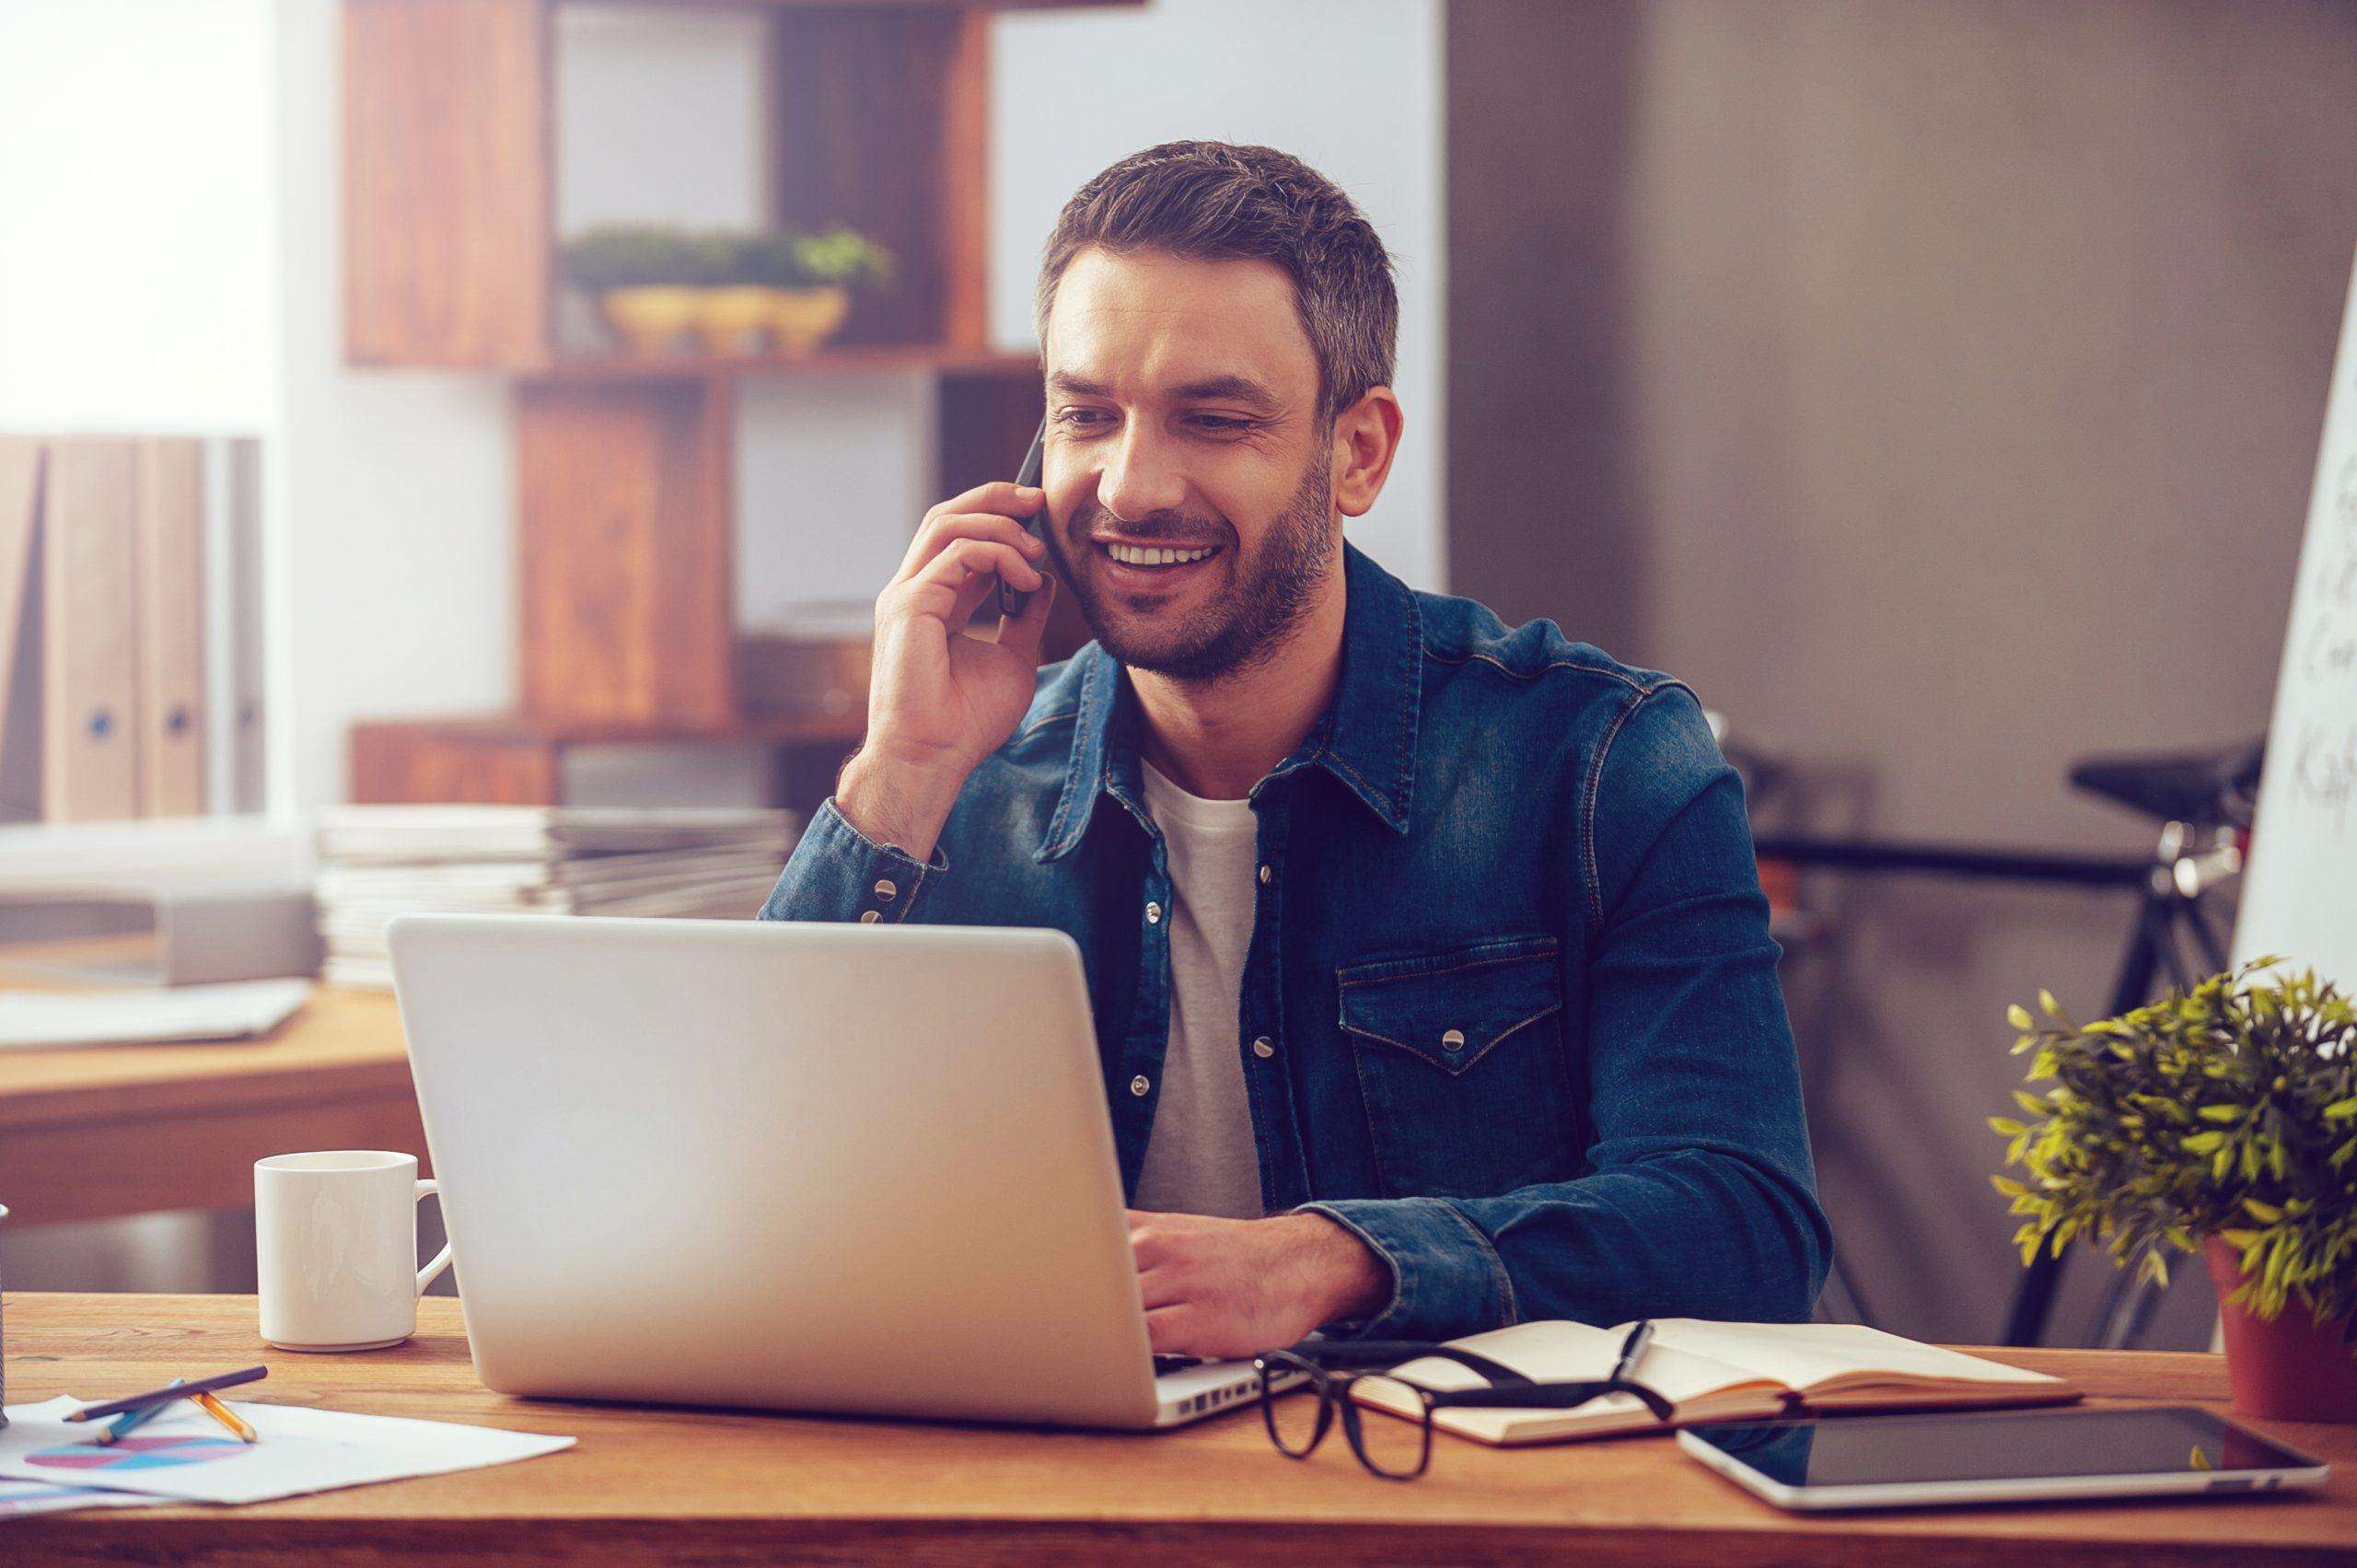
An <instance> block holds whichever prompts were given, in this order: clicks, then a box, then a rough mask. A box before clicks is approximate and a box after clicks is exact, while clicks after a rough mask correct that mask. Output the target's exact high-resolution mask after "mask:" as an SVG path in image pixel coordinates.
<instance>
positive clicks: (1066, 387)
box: [1048, 370, 1283, 413]
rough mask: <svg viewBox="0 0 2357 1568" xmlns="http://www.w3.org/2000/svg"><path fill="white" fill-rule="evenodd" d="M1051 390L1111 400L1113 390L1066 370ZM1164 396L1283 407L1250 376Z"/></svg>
mask: <svg viewBox="0 0 2357 1568" xmlns="http://www.w3.org/2000/svg"><path fill="white" fill-rule="evenodd" d="M1048 390H1050V391H1051V392H1062V393H1065V394H1068V395H1070V396H1072V397H1078V398H1109V397H1111V396H1112V395H1113V389H1111V388H1110V387H1108V386H1107V385H1105V383H1104V382H1102V381H1092V380H1090V379H1089V378H1088V377H1086V376H1074V375H1073V374H1071V373H1070V372H1069V371H1063V370H1058V371H1055V372H1053V373H1052V374H1051V375H1050V376H1049V377H1048ZM1163 395H1164V396H1165V397H1167V398H1168V399H1169V400H1170V401H1172V402H1182V403H1185V402H1234V403H1243V404H1245V405H1246V406H1248V407H1250V408H1255V409H1258V410H1260V412H1264V413H1273V412H1276V411H1277V410H1278V409H1279V408H1281V407H1282V406H1283V404H1282V403H1281V401H1279V399H1278V397H1277V395H1276V394H1275V393H1274V392H1272V391H1271V390H1269V389H1268V388H1266V387H1264V386H1262V385H1261V384H1260V382H1258V381H1255V380H1253V379H1252V378H1251V377H1249V376H1236V375H1227V376H1209V377H1204V378H1203V379H1202V380H1200V381H1189V382H1186V383H1184V384H1183V385H1180V386H1177V387H1170V388H1167V389H1165V390H1164V393H1163Z"/></svg>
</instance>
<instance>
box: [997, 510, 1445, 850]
mask: <svg viewBox="0 0 2357 1568" xmlns="http://www.w3.org/2000/svg"><path fill="white" fill-rule="evenodd" d="M1342 568H1343V592H1344V595H1345V601H1344V606H1343V610H1342V678H1341V683H1340V684H1339V685H1338V686H1337V688H1336V689H1335V692H1334V700H1333V702H1332V703H1330V704H1329V706H1328V707H1327V709H1326V711H1325V712H1324V713H1323V714H1319V715H1318V723H1317V724H1316V725H1314V726H1311V728H1310V732H1309V734H1308V735H1307V736H1306V738H1304V739H1303V741H1302V743H1301V745H1300V746H1299V747H1298V748H1296V749H1295V751H1294V753H1293V755H1292V756H1290V757H1288V758H1286V759H1285V760H1284V761H1283V762H1280V763H1279V764H1277V766H1276V767H1274V768H1273V769H1271V770H1270V772H1269V775H1268V778H1264V779H1262V780H1261V781H1260V784H1255V785H1254V786H1253V793H1254V795H1255V796H1258V795H1259V793H1260V786H1261V784H1267V783H1268V782H1269V779H1277V778H1283V777H1284V776H1285V775H1286V774H1288V773H1292V772H1299V771H1300V770H1301V769H1303V768H1306V767H1310V766H1313V765H1314V766H1317V767H1321V768H1323V769H1325V770H1326V771H1327V772H1329V773H1330V774H1332V775H1333V776H1334V777H1335V778H1336V779H1338V780H1340V781H1341V784H1342V786H1343V787H1344V788H1345V789H1347V790H1349V791H1350V792H1351V794H1352V795H1353V796H1356V797H1357V798H1358V799H1359V800H1360V801H1361V802H1363V803H1364V805H1365V806H1366V807H1367V809H1368V810H1370V811H1372V812H1374V813H1375V814H1376V817H1377V818H1378V819H1380V820H1381V821H1382V822H1383V824H1384V826H1386V827H1387V828H1389V829H1390V830H1392V831H1393V832H1395V833H1405V832H1406V831H1407V830H1408V821H1409V817H1408V813H1409V807H1410V804H1411V800H1410V797H1411V792H1412V789H1413V785H1414V780H1415V771H1416V719H1417V707H1418V703H1419V702H1420V700H1421V697H1422V685H1421V683H1420V682H1419V680H1418V679H1417V651H1418V648H1419V647H1420V645H1421V644H1422V628H1421V627H1420V625H1419V623H1418V618H1417V611H1416V598H1415V595H1413V594H1411V593H1410V592H1409V591H1408V587H1407V585H1406V584H1404V583H1402V582H1400V581H1399V578H1397V577H1394V576H1393V575H1391V574H1390V573H1388V572H1387V571H1385V570H1384V569H1383V568H1382V567H1380V566H1378V565H1376V563H1374V562H1373V561H1371V560H1369V559H1368V558H1367V557H1366V556H1365V555H1364V554H1363V553H1361V552H1360V551H1359V550H1358V549H1357V548H1356V547H1355V546H1353V545H1352V544H1350V543H1348V542H1347V541H1346V542H1345V543H1344V544H1343V546H1342ZM1074 658H1075V659H1077V660H1078V661H1079V662H1080V664H1081V667H1082V668H1081V681H1080V707H1079V712H1078V717H1077V721H1076V722H1075V724H1074V726H1073V740H1072V758H1071V761H1070V762H1069V763H1068V764H1067V765H1066V767H1065V770H1064V784H1063V791H1062V795H1061V796H1058V798H1057V801H1056V809H1055V812H1054V814H1053V815H1052V816H1051V817H1050V818H1049V819H1048V830H1047V834H1046V836H1045V837H1044V838H1042V839H1041V840H1040V842H1039V850H1038V852H1037V853H1036V854H1034V855H1033V857H1032V858H1033V859H1034V860H1038V861H1050V860H1056V859H1061V858H1062V856H1064V855H1066V854H1071V853H1072V851H1073V850H1074V847H1076V846H1077V845H1078V844H1079V842H1080V841H1081V838H1082V835H1083V834H1085V833H1086V831H1087V830H1088V824H1089V822H1090V820H1091V819H1093V818H1094V817H1095V815H1096V808H1097V796H1099V795H1109V796H1112V797H1113V798H1114V799H1115V800H1117V801H1119V802H1120V804H1121V806H1122V807H1124V808H1125V809H1126V810H1128V812H1129V813H1130V815H1131V816H1132V818H1134V819H1136V820H1137V822H1138V824H1139V826H1141V827H1143V828H1144V829H1145V830H1146V831H1147V832H1148V833H1152V832H1153V831H1154V825H1153V819H1152V818H1151V817H1149V816H1148V815H1147V813H1146V809H1145V807H1144V785H1143V784H1142V783H1141V775H1140V773H1139V772H1138V739H1139V725H1140V718H1139V714H1138V703H1137V694H1136V693H1135V692H1134V691H1132V690H1131V689H1130V683H1129V681H1128V679H1126V678H1125V677H1124V675H1123V673H1122V669H1121V666H1120V662H1119V661H1118V660H1116V659H1115V658H1114V657H1113V656H1112V655H1110V654H1109V653H1107V652H1106V651H1105V649H1104V648H1103V647H1102V646H1101V645H1098V644H1096V643H1090V644H1089V645H1087V646H1086V648H1083V649H1082V650H1081V651H1080V652H1079V653H1078V654H1076V655H1074Z"/></svg>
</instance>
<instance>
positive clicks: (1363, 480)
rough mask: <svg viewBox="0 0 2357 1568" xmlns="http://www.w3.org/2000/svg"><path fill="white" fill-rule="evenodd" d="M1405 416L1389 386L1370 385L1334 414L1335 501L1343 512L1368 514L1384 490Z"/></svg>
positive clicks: (1360, 514) (1355, 514)
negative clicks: (1354, 400) (1360, 396)
mask: <svg viewBox="0 0 2357 1568" xmlns="http://www.w3.org/2000/svg"><path fill="white" fill-rule="evenodd" d="M1405 418H1406V416H1405V414H1404V413H1403V412H1402V411H1401V409H1400V407H1399V399H1398V398H1397V397H1395V396H1393V395H1392V391H1391V389H1390V388H1388V387H1371V388H1369V389H1367V393H1366V395H1365V396H1364V397H1363V398H1361V399H1360V400H1359V401H1356V402H1354V403H1353V404H1352V405H1351V406H1350V407H1348V408H1346V409H1344V410H1343V411H1342V412H1341V413H1338V414H1336V415H1335V416H1334V505H1335V506H1336V507H1337V508H1338V509H1340V510H1341V514H1342V516H1344V517H1363V516H1364V515H1365V514H1366V512H1367V511H1368V509H1369V508H1371V507H1373V506H1374V505H1375V498H1376V496H1377V495H1379V494H1382V493H1383V482H1384V480H1385V479H1386V478H1387V477H1389V475H1390V472H1391V459H1393V458H1394V457H1396V456H1398V455H1399V429H1400V426H1401V424H1403V423H1404V421H1405Z"/></svg>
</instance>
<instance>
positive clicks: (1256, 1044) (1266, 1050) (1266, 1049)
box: [1252, 1035, 1277, 1062]
mask: <svg viewBox="0 0 2357 1568" xmlns="http://www.w3.org/2000/svg"><path fill="white" fill-rule="evenodd" d="M1276 1053H1277V1047H1276V1043H1275V1042H1274V1041H1273V1040H1270V1039H1269V1037H1268V1036H1267V1035H1262V1036H1261V1037H1260V1039H1259V1040H1254V1041H1253V1042H1252V1054H1253V1055H1255V1056H1257V1057H1259V1058H1260V1060H1261V1061H1263V1062H1266V1061H1267V1060H1268V1059H1269V1058H1270V1057H1271V1056H1274V1055H1275V1054H1276Z"/></svg>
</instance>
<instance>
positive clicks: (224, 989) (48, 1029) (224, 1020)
mask: <svg viewBox="0 0 2357 1568" xmlns="http://www.w3.org/2000/svg"><path fill="white" fill-rule="evenodd" d="M310 994H311V982H310V981H308V980H240V981H229V982H227V983H226V984H221V985H174V986H161V987H155V988H150V989H145V990H138V991H128V990H126V991H0V1050H6V1049H7V1048H8V1047H11V1046H25V1047H34V1046H59V1045H116V1044H124V1043H130V1042H135V1041H154V1040H241V1039H243V1038H245V1037H246V1036H248V1035H258V1034H266V1033H268V1032H269V1031H270V1030H272V1029H274V1028H277V1027H278V1026H279V1025H280V1024H281V1023H283V1022H284V1021H285V1019H286V1018H287V1017H288V1016H290V1015H291V1014H293V1012H294V1011H295V1009H296V1008H297V1007H300V1006H301V1005H303V1004H304V1002H305V1001H307V1000H308V998H309V996H310Z"/></svg>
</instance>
